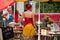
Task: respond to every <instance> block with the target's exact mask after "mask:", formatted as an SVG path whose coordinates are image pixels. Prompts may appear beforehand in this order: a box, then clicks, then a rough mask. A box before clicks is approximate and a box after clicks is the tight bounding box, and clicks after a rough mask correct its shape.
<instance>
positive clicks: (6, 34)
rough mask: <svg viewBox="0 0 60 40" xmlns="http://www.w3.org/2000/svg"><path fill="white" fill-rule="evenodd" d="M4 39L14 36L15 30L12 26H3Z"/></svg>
mask: <svg viewBox="0 0 60 40" xmlns="http://www.w3.org/2000/svg"><path fill="white" fill-rule="evenodd" d="M2 34H3V39H4V40H5V39H10V38H13V37H14V32H13V28H12V27H2Z"/></svg>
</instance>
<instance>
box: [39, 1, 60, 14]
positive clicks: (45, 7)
mask: <svg viewBox="0 0 60 40" xmlns="http://www.w3.org/2000/svg"><path fill="white" fill-rule="evenodd" d="M59 4H60V2H53V3H52V4H49V3H48V2H40V12H41V13H60V5H59Z"/></svg>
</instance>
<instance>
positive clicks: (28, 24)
mask: <svg viewBox="0 0 60 40" xmlns="http://www.w3.org/2000/svg"><path fill="white" fill-rule="evenodd" d="M23 35H24V36H34V35H35V30H34V26H33V19H32V18H25V21H24V28H23Z"/></svg>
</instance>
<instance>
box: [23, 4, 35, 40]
mask: <svg viewBox="0 0 60 40" xmlns="http://www.w3.org/2000/svg"><path fill="white" fill-rule="evenodd" d="M23 18H24V28H23V36H24V37H25V40H33V39H32V37H33V36H34V35H35V30H34V13H33V12H32V5H31V4H28V5H27V8H26V11H25V12H24V13H23Z"/></svg>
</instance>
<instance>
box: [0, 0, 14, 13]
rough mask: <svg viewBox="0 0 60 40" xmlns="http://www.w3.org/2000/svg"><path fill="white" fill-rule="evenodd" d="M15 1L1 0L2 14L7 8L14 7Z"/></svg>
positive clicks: (0, 8)
mask: <svg viewBox="0 0 60 40" xmlns="http://www.w3.org/2000/svg"><path fill="white" fill-rule="evenodd" d="M13 3H14V0H0V12H1V11H2V10H3V9H5V8H7V7H8V6H9V5H12V4H13Z"/></svg>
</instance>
